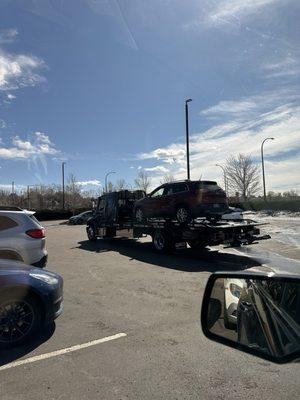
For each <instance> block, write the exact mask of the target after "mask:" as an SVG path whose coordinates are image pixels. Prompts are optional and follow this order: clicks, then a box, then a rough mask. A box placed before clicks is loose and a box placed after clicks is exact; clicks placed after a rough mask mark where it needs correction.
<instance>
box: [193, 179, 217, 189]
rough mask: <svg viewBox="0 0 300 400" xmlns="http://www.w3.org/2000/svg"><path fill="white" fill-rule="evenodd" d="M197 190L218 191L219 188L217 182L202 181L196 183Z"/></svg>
mask: <svg viewBox="0 0 300 400" xmlns="http://www.w3.org/2000/svg"><path fill="white" fill-rule="evenodd" d="M195 188H196V189H197V190H199V189H208V190H217V189H219V186H218V185H217V182H214V181H200V182H197V183H196V185H195Z"/></svg>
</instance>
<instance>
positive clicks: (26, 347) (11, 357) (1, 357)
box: [0, 322, 55, 366]
mask: <svg viewBox="0 0 300 400" xmlns="http://www.w3.org/2000/svg"><path fill="white" fill-rule="evenodd" d="M54 331H55V323H54V322H53V323H52V324H50V325H49V326H48V327H47V328H45V329H43V330H42V331H41V332H40V334H39V335H36V336H35V337H33V338H32V339H31V340H30V341H29V342H28V343H24V344H22V345H19V346H15V347H12V348H6V349H2V348H1V349H0V366H1V365H5V364H8V363H10V362H12V361H15V360H18V359H19V358H21V357H23V356H25V355H26V354H28V353H30V352H32V351H33V350H35V349H37V348H38V347H39V346H40V345H41V344H43V343H45V342H47V340H49V339H50V338H51V336H52V335H53V333H54Z"/></svg>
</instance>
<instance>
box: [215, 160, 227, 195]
mask: <svg viewBox="0 0 300 400" xmlns="http://www.w3.org/2000/svg"><path fill="white" fill-rule="evenodd" d="M216 167H220V168H222V171H223V175H224V186H225V193H226V195H228V193H227V190H228V187H227V177H226V172H225V168H224V167H223V165H220V164H216Z"/></svg>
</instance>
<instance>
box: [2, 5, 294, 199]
mask: <svg viewBox="0 0 300 400" xmlns="http://www.w3.org/2000/svg"><path fill="white" fill-rule="evenodd" d="M299 19H300V6H299V2H297V1H296V0H291V1H289V0H286V1H280V0H251V1H246V0H230V1H229V0H228V1H225V0H215V1H213V0H209V1H201V0H187V1H181V0H147V1H146V0H145V1H144V0H73V1H70V0H69V1H67V0H28V1H26V2H24V1H21V0H4V1H2V2H1V4H0V167H1V168H0V184H1V185H2V187H9V186H10V184H11V181H15V183H16V185H19V187H22V185H27V184H30V185H32V184H48V183H60V181H61V174H60V171H61V161H62V160H65V161H66V173H67V174H69V173H73V174H74V175H75V176H76V178H77V180H78V181H79V182H81V183H82V187H83V188H84V189H91V188H94V189H98V188H99V187H100V186H99V185H100V184H101V182H103V181H104V176H105V173H106V172H107V171H109V170H114V171H116V174H115V175H113V177H112V180H117V179H121V178H124V179H125V180H126V181H127V182H129V183H131V184H133V181H134V178H135V177H136V175H137V172H138V171H139V170H141V169H144V170H146V171H147V172H148V174H149V175H150V176H151V178H152V186H155V185H157V184H159V182H160V180H161V179H162V177H163V175H165V174H172V175H174V176H175V177H176V178H178V179H181V178H185V144H184V133H185V131H184V129H185V126H184V100H185V99H186V98H189V97H191V98H192V99H193V102H192V103H190V132H191V172H192V178H195V179H196V178H197V179H198V178H199V177H200V176H202V178H206V179H216V180H219V181H221V178H222V174H221V170H220V169H219V168H217V167H215V164H216V163H220V164H222V163H224V162H225V160H226V158H227V157H228V156H229V155H236V154H238V153H240V152H241V153H247V154H251V155H252V156H253V158H254V160H255V161H256V162H259V150H260V143H261V141H262V140H263V138H265V137H268V136H272V137H274V138H275V140H274V141H272V142H271V141H269V142H267V143H266V145H265V155H266V170H267V174H268V175H267V184H268V189H269V190H271V189H272V190H277V191H278V190H280V191H282V190H289V189H298V190H300V180H299V161H300V157H299V154H300V100H299V98H300V95H299V71H300V58H299V39H300V27H299ZM6 185H8V186H6Z"/></svg>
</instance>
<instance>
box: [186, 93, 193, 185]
mask: <svg viewBox="0 0 300 400" xmlns="http://www.w3.org/2000/svg"><path fill="white" fill-rule="evenodd" d="M191 101H192V99H187V100H185V134H186V167H187V179H188V180H190V177H191V175H190V143H189V107H188V103H189V102H191Z"/></svg>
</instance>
